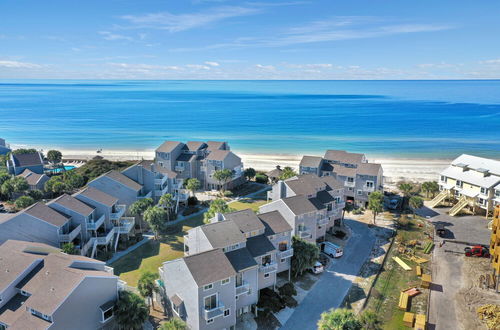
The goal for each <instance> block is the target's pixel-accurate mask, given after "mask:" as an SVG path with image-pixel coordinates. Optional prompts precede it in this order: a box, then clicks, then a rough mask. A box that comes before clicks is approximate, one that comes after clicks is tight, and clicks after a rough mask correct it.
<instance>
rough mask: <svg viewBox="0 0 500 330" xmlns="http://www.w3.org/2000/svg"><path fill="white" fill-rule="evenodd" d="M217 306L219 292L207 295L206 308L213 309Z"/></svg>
mask: <svg viewBox="0 0 500 330" xmlns="http://www.w3.org/2000/svg"><path fill="white" fill-rule="evenodd" d="M214 308H217V294H213V295H211V296H208V297H205V309H206V310H212V309H214Z"/></svg>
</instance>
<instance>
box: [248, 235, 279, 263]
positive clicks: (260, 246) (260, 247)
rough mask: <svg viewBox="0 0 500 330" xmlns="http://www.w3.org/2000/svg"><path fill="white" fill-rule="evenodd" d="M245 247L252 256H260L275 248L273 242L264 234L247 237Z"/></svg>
mask: <svg viewBox="0 0 500 330" xmlns="http://www.w3.org/2000/svg"><path fill="white" fill-rule="evenodd" d="M247 249H248V251H249V252H250V254H251V255H252V257H254V258H256V257H260V256H263V255H266V254H268V253H269V252H271V251H274V250H276V248H275V247H274V245H273V243H271V241H270V240H269V239H268V238H267V237H266V236H264V235H258V236H253V237H250V238H248V239H247Z"/></svg>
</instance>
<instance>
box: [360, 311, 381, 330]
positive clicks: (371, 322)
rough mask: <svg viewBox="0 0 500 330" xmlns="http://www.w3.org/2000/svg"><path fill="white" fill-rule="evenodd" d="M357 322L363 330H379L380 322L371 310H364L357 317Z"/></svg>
mask: <svg viewBox="0 0 500 330" xmlns="http://www.w3.org/2000/svg"><path fill="white" fill-rule="evenodd" d="M359 322H361V326H362V327H363V330H381V329H382V321H380V318H379V317H378V314H377V313H375V312H374V311H371V310H366V311H364V312H363V313H361V315H360V316H359Z"/></svg>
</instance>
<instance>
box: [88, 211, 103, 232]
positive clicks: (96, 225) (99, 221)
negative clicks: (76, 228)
mask: <svg viewBox="0 0 500 330" xmlns="http://www.w3.org/2000/svg"><path fill="white" fill-rule="evenodd" d="M105 218H106V217H105V216H104V214H103V215H102V216H101V217H100V218H99V219H97V221H89V222H87V230H97V228H99V227H101V225H102V224H103V223H104V219H105Z"/></svg>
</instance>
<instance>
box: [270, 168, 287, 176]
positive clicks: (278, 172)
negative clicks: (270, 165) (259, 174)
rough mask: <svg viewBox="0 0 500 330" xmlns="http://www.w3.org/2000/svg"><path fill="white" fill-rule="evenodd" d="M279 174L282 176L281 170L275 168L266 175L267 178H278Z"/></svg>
mask: <svg viewBox="0 0 500 330" xmlns="http://www.w3.org/2000/svg"><path fill="white" fill-rule="evenodd" d="M281 174H283V170H282V169H281V168H275V169H274V170H271V171H269V172H267V173H266V175H267V177H269V178H279V177H280V176H281Z"/></svg>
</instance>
